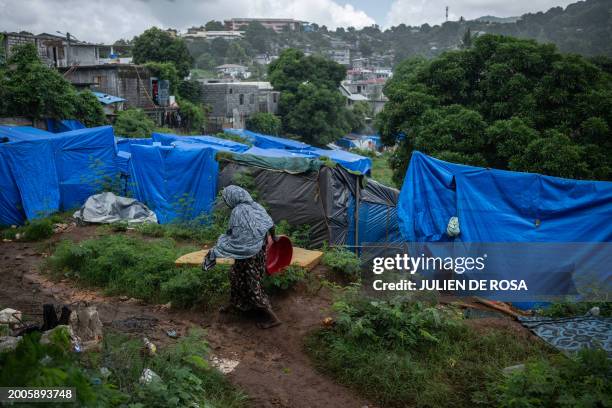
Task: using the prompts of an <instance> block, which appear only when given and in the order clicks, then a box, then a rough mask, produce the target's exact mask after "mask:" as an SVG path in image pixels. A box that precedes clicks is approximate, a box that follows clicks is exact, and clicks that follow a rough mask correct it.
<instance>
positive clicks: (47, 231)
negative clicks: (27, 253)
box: [22, 218, 53, 241]
mask: <svg viewBox="0 0 612 408" xmlns="http://www.w3.org/2000/svg"><path fill="white" fill-rule="evenodd" d="M22 231H23V233H24V239H25V240H27V241H41V240H43V239H47V238H50V237H51V236H53V223H52V222H51V220H49V219H47V218H42V219H39V220H33V221H30V222H29V223H28V224H26V225H25V226H24V227H23V229H22Z"/></svg>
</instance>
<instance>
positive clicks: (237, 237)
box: [202, 185, 281, 329]
mask: <svg viewBox="0 0 612 408" xmlns="http://www.w3.org/2000/svg"><path fill="white" fill-rule="evenodd" d="M221 197H222V198H223V201H225V204H227V206H228V207H229V208H231V209H232V213H231V215H230V219H229V225H228V230H227V232H226V233H225V234H223V235H221V236H220V237H219V239H218V240H217V244H216V245H215V246H214V247H213V248H212V249H211V250H210V251H208V254H207V255H206V258H205V259H204V263H203V264H202V267H203V268H204V270H208V269H210V268H212V267H213V266H214V265H215V263H216V261H215V260H216V258H233V259H234V260H235V262H234V265H233V266H232V268H231V269H230V273H229V279H230V284H231V290H230V304H229V305H228V306H226V307H224V308H222V309H221V311H222V312H225V311H228V310H229V309H232V308H235V309H238V310H240V311H243V312H245V311H249V310H259V311H261V312H263V313H265V314H266V316H267V320H266V321H265V322H264V323H260V324H258V327H260V328H262V329H267V328H270V327H274V326H277V325H279V324H281V321H280V320H279V319H278V317H277V316H276V314H275V313H274V311H273V310H272V305H271V304H270V299H269V298H268V295H267V294H266V293H265V292H264V289H263V286H262V279H263V278H264V276H265V274H266V242H267V237H268V234H271V236H272V238H273V239H274V238H275V237H274V223H273V221H272V218H270V216H269V215H268V213H267V212H266V210H265V209H264V208H263V207H262V206H261V205H260V204H258V203H256V202H255V201H253V198H252V197H251V196H250V194H249V193H248V192H247V191H246V190H244V189H243V188H240V187H238V186H233V185H232V186H227V187H225V188H224V189H223V192H222V193H221Z"/></svg>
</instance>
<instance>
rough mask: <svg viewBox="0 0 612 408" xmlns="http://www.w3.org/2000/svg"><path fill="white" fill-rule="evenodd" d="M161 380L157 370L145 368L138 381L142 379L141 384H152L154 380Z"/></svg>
mask: <svg viewBox="0 0 612 408" xmlns="http://www.w3.org/2000/svg"><path fill="white" fill-rule="evenodd" d="M161 380H162V379H161V377H160V376H159V375H157V373H156V372H155V371H153V370H151V369H150V368H145V369H144V370H142V374H141V375H140V379H139V380H138V381H140V383H141V384H150V383H152V382H158V381H159V382H161Z"/></svg>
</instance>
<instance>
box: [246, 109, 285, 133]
mask: <svg viewBox="0 0 612 408" xmlns="http://www.w3.org/2000/svg"><path fill="white" fill-rule="evenodd" d="M246 128H247V129H248V130H251V131H253V132H257V133H263V134H266V135H276V136H277V135H278V134H279V133H280V130H281V120H280V119H279V118H278V116H276V115H274V114H273V113H269V112H257V113H255V114H253V115H251V116H250V117H249V118H248V119H247V121H246Z"/></svg>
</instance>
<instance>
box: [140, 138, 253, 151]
mask: <svg viewBox="0 0 612 408" xmlns="http://www.w3.org/2000/svg"><path fill="white" fill-rule="evenodd" d="M152 139H153V141H154V142H160V143H161V144H162V145H163V146H170V145H172V144H173V143H191V144H201V145H206V146H209V147H212V148H213V149H215V150H221V151H227V152H235V153H241V152H244V151H246V150H248V148H249V146H247V145H245V144H244V143H238V142H234V141H232V140H227V139H221V138H219V137H214V136H178V135H174V134H171V133H153V135H152Z"/></svg>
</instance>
